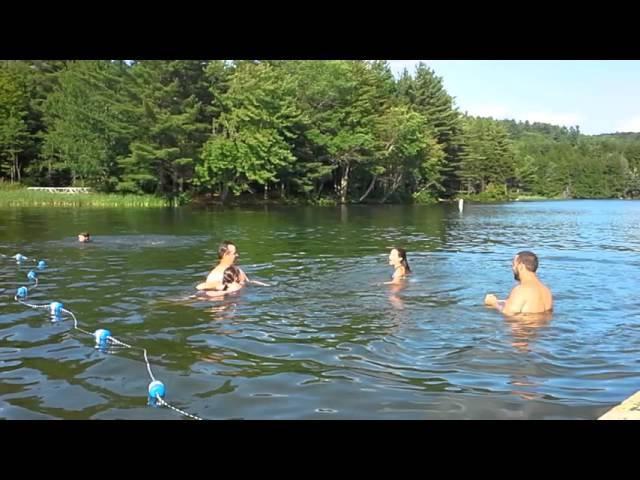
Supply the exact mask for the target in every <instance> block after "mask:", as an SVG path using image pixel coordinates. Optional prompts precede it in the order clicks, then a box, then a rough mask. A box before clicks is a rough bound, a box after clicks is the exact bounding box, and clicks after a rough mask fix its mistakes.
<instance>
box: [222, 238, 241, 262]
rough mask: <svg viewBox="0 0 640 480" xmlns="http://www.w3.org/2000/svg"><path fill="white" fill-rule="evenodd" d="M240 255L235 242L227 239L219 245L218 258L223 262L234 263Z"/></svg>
mask: <svg viewBox="0 0 640 480" xmlns="http://www.w3.org/2000/svg"><path fill="white" fill-rule="evenodd" d="M237 257H238V249H237V247H236V245H235V244H234V243H233V242H230V241H228V240H225V241H224V242H222V243H221V244H220V246H219V247H218V260H219V261H220V263H221V264H227V265H233V264H234V262H235V261H236V258H237Z"/></svg>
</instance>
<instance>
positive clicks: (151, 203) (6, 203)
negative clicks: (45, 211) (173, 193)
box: [0, 188, 169, 208]
mask: <svg viewBox="0 0 640 480" xmlns="http://www.w3.org/2000/svg"><path fill="white" fill-rule="evenodd" d="M167 206H169V204H168V202H167V201H166V200H165V199H163V198H160V197H156V196H153V195H131V194H126V195H122V194H117V193H78V194H72V193H49V192H43V191H33V190H27V189H26V188H0V207H155V208H157V207H167Z"/></svg>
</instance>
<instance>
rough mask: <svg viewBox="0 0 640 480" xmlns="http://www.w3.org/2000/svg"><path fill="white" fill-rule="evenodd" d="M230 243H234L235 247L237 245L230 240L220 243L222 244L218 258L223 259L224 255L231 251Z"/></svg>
mask: <svg viewBox="0 0 640 480" xmlns="http://www.w3.org/2000/svg"><path fill="white" fill-rule="evenodd" d="M229 245H233V246H234V247H235V246H236V244H235V243H233V242H230V241H228V240H225V241H224V242H222V243H221V244H220V246H219V247H218V260H222V257H224V254H225V253H227V252H228V251H229Z"/></svg>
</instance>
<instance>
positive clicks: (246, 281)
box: [240, 269, 271, 287]
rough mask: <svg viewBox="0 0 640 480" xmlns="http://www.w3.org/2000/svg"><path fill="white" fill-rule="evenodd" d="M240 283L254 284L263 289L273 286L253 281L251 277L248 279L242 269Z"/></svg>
mask: <svg viewBox="0 0 640 480" xmlns="http://www.w3.org/2000/svg"><path fill="white" fill-rule="evenodd" d="M240 283H253V284H254V285H261V286H263V287H270V286H271V285H269V284H268V283H264V282H259V281H258V280H251V279H250V278H249V277H247V274H246V273H244V271H243V270H242V269H240Z"/></svg>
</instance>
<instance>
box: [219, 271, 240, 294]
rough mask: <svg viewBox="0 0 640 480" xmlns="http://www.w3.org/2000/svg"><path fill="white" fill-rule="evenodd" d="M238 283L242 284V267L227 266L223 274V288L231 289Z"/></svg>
mask: <svg viewBox="0 0 640 480" xmlns="http://www.w3.org/2000/svg"><path fill="white" fill-rule="evenodd" d="M236 285H238V286H240V269H239V268H238V267H234V266H231V267H227V268H226V269H225V271H224V274H223V275H222V290H225V291H226V290H229V288H233V287H235V286H236Z"/></svg>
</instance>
